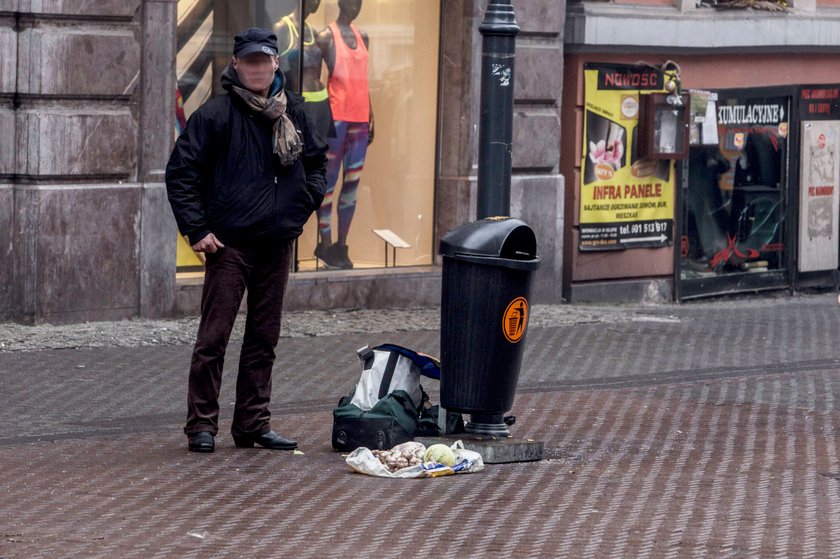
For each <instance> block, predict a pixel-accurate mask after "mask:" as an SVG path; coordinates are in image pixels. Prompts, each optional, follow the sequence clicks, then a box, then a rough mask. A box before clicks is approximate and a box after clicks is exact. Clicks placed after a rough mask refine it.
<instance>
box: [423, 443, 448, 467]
mask: <svg viewBox="0 0 840 559" xmlns="http://www.w3.org/2000/svg"><path fill="white" fill-rule="evenodd" d="M423 462H437V463H438V464H443V465H444V466H449V467H450V468H451V467H452V466H454V465H455V453H454V452H452V449H451V448H449V447H448V446H446V445H445V444H433V445H432V446H430V447H429V448H427V449H426V453H425V454H424V455H423Z"/></svg>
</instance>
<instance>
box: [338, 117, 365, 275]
mask: <svg viewBox="0 0 840 559" xmlns="http://www.w3.org/2000/svg"><path fill="white" fill-rule="evenodd" d="M367 146H368V123H367V122H354V123H351V124H350V125H349V127H348V129H347V151H346V152H345V154H344V181H343V182H342V185H341V194H340V196H339V198H338V244H339V245H340V246H346V245H347V234H348V233H349V232H350V224H351V223H352V222H353V215H354V214H355V213H356V191H357V190H358V188H359V180H360V179H361V176H362V171H363V170H364V167H365V156H366V155H367ZM347 263H349V264H350V266H349V267H352V263H351V262H350V261H349V258H348V259H347Z"/></svg>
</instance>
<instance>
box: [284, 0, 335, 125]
mask: <svg viewBox="0 0 840 559" xmlns="http://www.w3.org/2000/svg"><path fill="white" fill-rule="evenodd" d="M320 5H321V0H305V1H304V4H303V23H304V27H303V84H302V85H303V87H301V84H300V83H299V82H300V32H299V29H300V23H299V22H300V17H299V15H300V14H299V13H298V12H299V11H300V10H295V11H293V12H292V13H290V14H289V15H287V16H284V17H282V18H280V19H279V20H278V21H277V22H276V23H275V24H274V29H273V30H274V34H275V35H277V45H278V47H279V49H280V51H279V52H280V69H281V70H282V71H283V74H284V75H285V76H286V83H287V84H288V88H289V89H291V90H292V91H296V92H300V94H301V95H303V98H304V99H305V101H306V103H305V104H304V106H303V108H304V110H305V111H306V113H307V114H308V115H309V116H310V117H311V118H312V121H313V123H314V124H315V127H316V128H317V130H318V132H319V133H320V134H321V137H322V138H324V140H326V139H327V138H329V137H330V136H332V135H334V134H335V130H334V128H333V121H332V114H331V112H330V102H329V99H328V95H327V88H326V87H324V84H323V83H321V62H322V59H323V55H322V53H321V49H319V48H318V46H317V45H316V44H315V38H316V35H317V33H316V32H315V29H314V28H313V27H312V26H311V25H309V23H307V22H306V20H307V18H309V16H311V15H312V14H314V13H315V12H316V11H318V8H319V7H320Z"/></svg>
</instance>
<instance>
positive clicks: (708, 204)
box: [676, 87, 795, 299]
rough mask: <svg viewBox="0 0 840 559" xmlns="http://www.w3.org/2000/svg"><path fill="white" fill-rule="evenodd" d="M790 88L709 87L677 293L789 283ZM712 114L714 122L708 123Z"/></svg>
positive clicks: (697, 136) (684, 214) (686, 191)
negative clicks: (709, 94) (710, 88)
mask: <svg viewBox="0 0 840 559" xmlns="http://www.w3.org/2000/svg"><path fill="white" fill-rule="evenodd" d="M794 93H795V91H794V88H792V87H772V88H751V89H728V90H718V91H713V92H711V96H710V98H709V99H708V103H709V104H711V105H712V106H711V107H707V110H706V111H705V119H702V120H703V122H701V123H695V124H693V126H696V127H697V129H698V130H697V131H696V132H697V133H695V130H692V142H691V147H690V153H689V158H688V159H687V160H686V161H685V163H684V169H683V171H684V172H683V177H684V178H683V181H682V186H683V188H682V189H681V194H682V195H681V201H680V202H681V210H682V211H681V215H680V224H679V227H680V229H681V242H680V252H679V254H678V257H677V266H676V269H677V281H678V283H679V290H678V294H679V298H680V299H690V298H694V297H701V296H710V295H718V294H724V293H735V292H742V291H757V290H764V289H780V288H785V287H788V286H789V285H790V279H789V278H790V274H789V267H790V264H789V250H790V247H791V242H790V230H791V227H789V226H788V221H789V220H788V219H787V216H788V208H789V192H790V182H789V178H790V177H789V171H788V170H789V152H790V150H789V142H790V138H789V132H790V131H791V105H792V100H793V97H794ZM710 119H714V122H710V121H709V120H710Z"/></svg>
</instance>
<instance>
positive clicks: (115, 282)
mask: <svg viewBox="0 0 840 559" xmlns="http://www.w3.org/2000/svg"><path fill="white" fill-rule="evenodd" d="M4 7H11V10H10V11H9V12H8V13H7V14H4V15H0V45H2V47H0V48H3V52H4V57H3V60H4V61H13V62H11V65H13V68H12V70H11V72H12V75H13V76H14V78H13V79H14V82H13V83H14V86H13V87H12V88H11V91H9V89H10V88H9V85H10V83H12V82H11V81H10V80H11V78H10V75H9V69H8V66H7V64H8V62H7V63H0V87H2V89H0V94H2V95H3V97H4V102H0V122H2V124H3V130H4V131H5V130H12V135H11V137H12V138H13V139H14V141H13V142H10V143H8V144H7V143H6V142H4V143H3V147H2V148H0V184H3V185H4V186H2V187H0V199H4V198H5V199H8V196H9V192H10V191H11V192H12V198H13V203H11V204H7V203H0V223H3V222H4V220H5V222H9V221H11V222H12V224H13V225H12V227H11V228H9V229H7V228H5V227H2V230H3V231H8V230H11V231H12V241H11V242H12V243H13V250H9V251H8V253H11V254H12V255H14V257H13V258H12V261H13V262H12V266H11V268H12V269H13V272H12V275H13V281H12V282H11V285H12V296H11V305H10V307H11V309H10V312H9V314H10V315H11V316H12V317H14V318H16V319H19V320H22V321H25V322H70V321H81V320H89V319H109V318H123V317H129V316H136V314H137V312H138V306H139V286H138V280H139V274H138V269H139V244H140V238H139V235H140V211H141V184H140V182H138V173H137V168H138V167H137V165H138V151H139V150H138V130H139V127H138V122H139V110H140V107H139V105H138V97H139V88H138V84H139V82H140V59H141V56H140V52H141V38H140V14H141V3H140V0H100V1H98V2H78V1H74V0H51V1H49V2H46V1H41V0H17V1H16V2H11V6H10V2H9V1H8V0H6V1H5V2H4V3H3V6H2V7H0V9H2V8H4ZM10 20H11V21H14V22H15V25H13V26H9V25H8V22H9V21H10ZM7 43H8V44H7ZM10 45H13V47H10ZM8 48H12V50H11V51H9V50H7V49H8ZM9 52H14V53H15V56H14V57H8V56H6V54H8V53H9ZM9 94H11V107H10V106H9ZM10 109H11V114H12V116H11V117H10V116H9V112H10ZM9 122H13V123H14V124H13V126H9V124H8V123H9ZM4 135H5V134H4ZM6 137H9V136H6ZM9 151H11V152H12V153H11V156H10V154H9ZM10 161H11V162H12V163H11V166H10ZM9 185H10V186H9ZM10 210H11V211H10ZM9 213H10V214H11V215H9ZM2 235H3V234H2V233H0V243H2V242H3V241H5V240H6V239H4V238H3V237H2ZM0 246H5V245H0ZM3 255H4V251H2V250H0V258H2V257H3ZM3 268H5V266H3ZM3 296H4V295H3V293H2V292H0V312H2V300H3Z"/></svg>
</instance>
